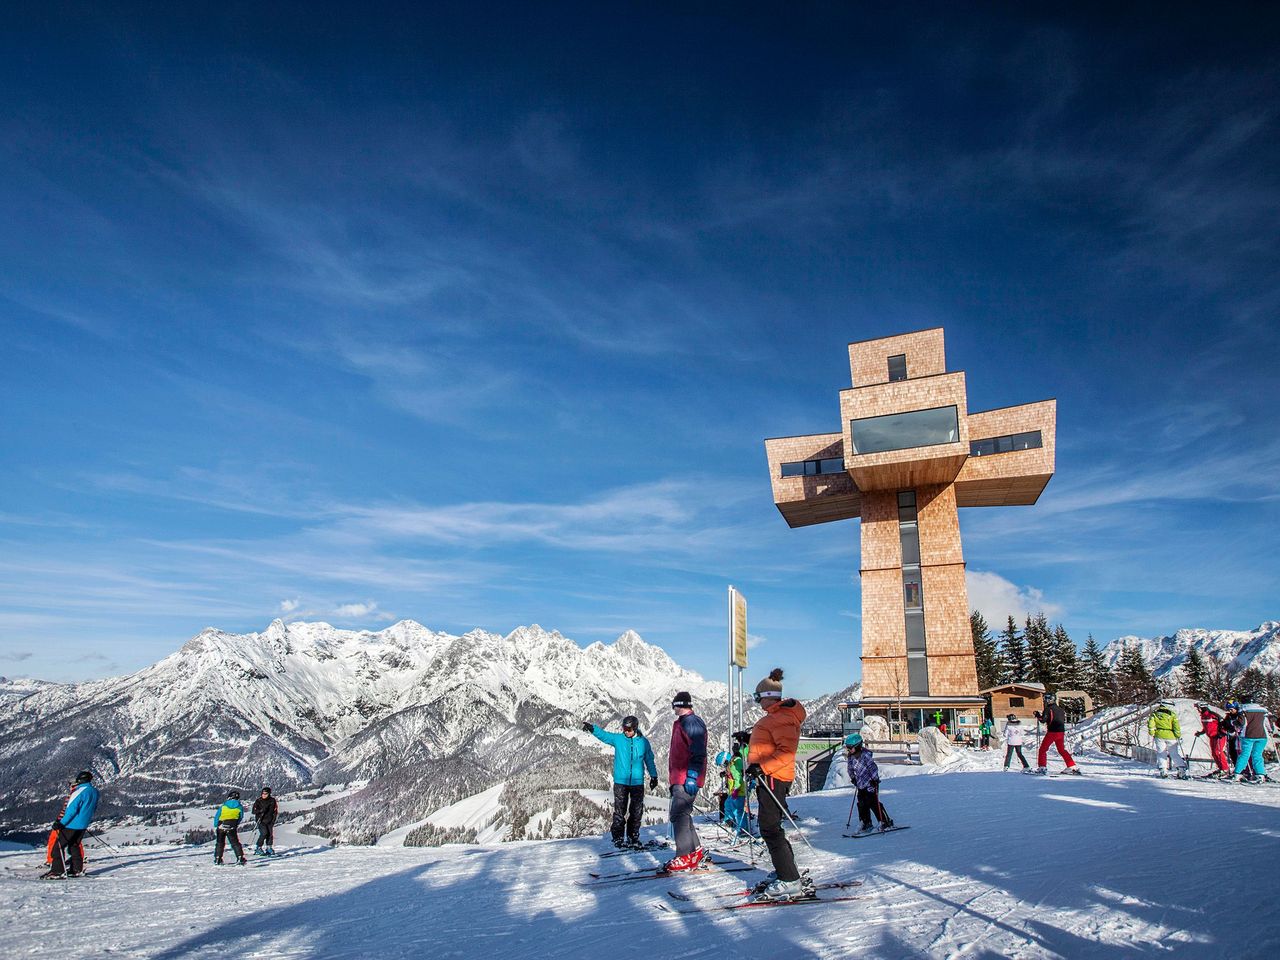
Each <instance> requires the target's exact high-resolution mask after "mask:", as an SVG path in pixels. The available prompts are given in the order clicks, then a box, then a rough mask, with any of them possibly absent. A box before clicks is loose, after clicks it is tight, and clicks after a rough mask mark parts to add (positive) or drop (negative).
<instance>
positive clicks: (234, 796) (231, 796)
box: [227, 790, 240, 800]
mask: <svg viewBox="0 0 1280 960" xmlns="http://www.w3.org/2000/svg"><path fill="white" fill-rule="evenodd" d="M227 799H228V800H239V799H240V791H239V790H228V791H227Z"/></svg>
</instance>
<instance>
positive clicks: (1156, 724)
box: [1147, 700, 1191, 780]
mask: <svg viewBox="0 0 1280 960" xmlns="http://www.w3.org/2000/svg"><path fill="white" fill-rule="evenodd" d="M1147 733H1148V734H1149V735H1150V736H1151V738H1152V741H1153V743H1152V746H1153V747H1154V748H1155V751H1156V773H1158V774H1159V775H1160V778H1161V779H1164V778H1165V777H1167V776H1169V773H1172V772H1173V767H1174V763H1175V762H1176V763H1177V765H1178V771H1177V772H1178V779H1179V780H1188V779H1190V777H1191V774H1189V773H1188V772H1187V766H1188V764H1187V761H1186V760H1185V759H1184V758H1183V756H1182V728H1181V727H1180V726H1179V725H1178V714H1177V713H1175V712H1174V709H1173V703H1172V702H1170V701H1168V700H1161V701H1160V705H1159V706H1158V707H1156V708H1155V710H1154V711H1153V712H1152V714H1151V716H1150V717H1148V718H1147ZM1165 757H1168V758H1169V773H1166V772H1165V769H1164V759H1165Z"/></svg>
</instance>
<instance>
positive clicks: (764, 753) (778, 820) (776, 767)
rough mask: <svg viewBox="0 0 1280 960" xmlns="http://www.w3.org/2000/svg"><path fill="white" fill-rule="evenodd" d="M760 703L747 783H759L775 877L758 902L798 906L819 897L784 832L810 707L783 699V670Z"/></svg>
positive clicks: (765, 687) (763, 685)
mask: <svg viewBox="0 0 1280 960" xmlns="http://www.w3.org/2000/svg"><path fill="white" fill-rule="evenodd" d="M755 701H756V703H758V704H760V707H761V709H762V710H764V716H763V717H761V718H760V720H759V722H757V723H756V725H755V726H754V727H753V728H752V729H751V745H750V747H749V748H748V751H747V778H748V780H754V781H755V783H756V809H757V811H758V813H757V817H758V818H759V819H758V822H759V824H760V836H761V838H763V840H764V842H765V846H767V847H768V848H769V859H771V860H772V861H773V872H774V876H773V877H772V878H771V879H770V882H769V884H768V885H767V886H766V887H765V888H764V890H763V891H761V892H760V893H758V894H757V895H756V899H757V900H798V899H803V898H805V897H811V896H813V881H812V880H810V879H809V878H808V877H807V876H805V877H801V876H800V871H799V870H797V869H796V858H795V854H794V853H793V852H792V850H791V843H790V841H788V840H787V834H786V831H785V830H783V828H782V818H783V817H784V816H785V815H786V809H785V806H784V805H785V804H786V802H787V794H788V793H789V792H790V790H791V784H792V783H793V782H794V781H795V778H796V749H797V748H798V747H799V746H800V724H802V723H803V722H804V718H805V712H804V705H803V704H801V703H800V702H799V701H798V700H792V699H789V698H788V699H786V700H784V699H782V670H781V669H777V670H774V671H773V672H772V673H770V674H769V676H767V677H765V678H764V679H763V680H761V681H760V682H759V683H758V684H756V692H755Z"/></svg>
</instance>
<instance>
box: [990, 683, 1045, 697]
mask: <svg viewBox="0 0 1280 960" xmlns="http://www.w3.org/2000/svg"><path fill="white" fill-rule="evenodd" d="M997 690H1034V691H1035V692H1036V693H1040V694H1043V693H1044V684H1043V683H1002V684H1000V685H999V686H998V687H987V689H985V690H979V691H978V695H979V696H981V695H983V694H987V693H995V692H996V691H997Z"/></svg>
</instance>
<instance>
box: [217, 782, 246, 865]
mask: <svg viewBox="0 0 1280 960" xmlns="http://www.w3.org/2000/svg"><path fill="white" fill-rule="evenodd" d="M243 816H244V807H242V806H241V805H240V791H239V790H231V791H229V792H228V793H227V799H226V800H224V801H223V802H222V803H221V804H220V805H219V806H218V809H217V810H215V811H214V813H213V829H214V830H215V831H216V832H217V834H218V840H217V843H216V844H215V845H214V848H213V862H214V863H215V864H218V865H219V866H221V865H222V851H223V850H225V849H226V847H227V841H230V842H231V849H232V850H233V851H234V852H235V855H236V862H237V863H239V864H240V865H241V866H243V865H244V864H245V863H247V862H248V861H246V860H245V857H244V847H242V846H240V835H239V834H238V833H236V831H237V830H238V829H239V828H240V818H241V817H243Z"/></svg>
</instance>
